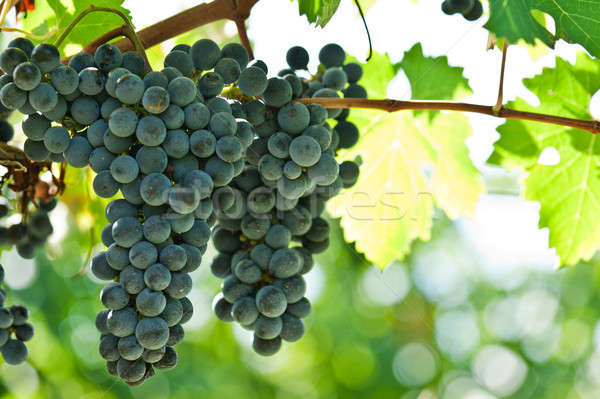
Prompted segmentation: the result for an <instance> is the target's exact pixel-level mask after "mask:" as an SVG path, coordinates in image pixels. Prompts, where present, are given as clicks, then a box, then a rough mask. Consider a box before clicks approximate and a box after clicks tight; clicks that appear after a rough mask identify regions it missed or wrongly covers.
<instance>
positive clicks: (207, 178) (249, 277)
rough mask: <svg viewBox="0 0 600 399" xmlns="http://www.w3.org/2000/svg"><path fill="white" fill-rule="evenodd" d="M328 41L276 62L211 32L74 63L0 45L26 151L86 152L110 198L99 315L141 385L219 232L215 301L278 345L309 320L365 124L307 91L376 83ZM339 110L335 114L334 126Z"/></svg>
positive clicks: (117, 357)
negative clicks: (349, 157)
mask: <svg viewBox="0 0 600 399" xmlns="http://www.w3.org/2000/svg"><path fill="white" fill-rule="evenodd" d="M345 58H346V54H345V52H344V50H343V49H342V48H341V47H340V46H339V45H336V44H328V45H326V46H325V47H323V49H322V50H321V52H320V53H319V61H320V64H321V65H320V67H319V72H318V73H317V74H316V75H310V74H309V73H308V71H307V65H308V60H309V55H308V53H307V52H306V50H305V49H303V48H302V47H299V46H297V47H293V48H291V49H290V50H289V51H288V53H287V57H286V59H287V62H288V64H289V67H290V68H289V69H285V70H283V71H280V72H279V73H278V76H275V77H271V78H268V77H267V76H268V68H267V65H266V64H265V63H264V62H262V61H260V60H256V61H252V62H250V60H249V57H248V53H247V51H246V50H245V48H244V47H243V46H241V45H239V44H237V43H230V44H227V45H225V46H223V47H222V48H220V47H219V46H218V45H217V44H216V43H214V42H213V41H211V40H208V39H202V40H199V41H197V42H196V43H194V44H193V45H192V46H188V45H183V44H181V45H178V46H175V47H174V48H173V50H172V51H171V52H170V53H169V54H168V55H167V56H166V58H165V61H164V65H165V67H164V69H163V70H161V71H149V70H148V66H147V64H146V62H145V59H144V57H142V56H141V55H140V54H138V53H136V52H132V51H129V52H125V53H121V52H120V50H119V49H118V48H117V47H115V46H114V45H112V44H104V45H102V46H100V47H98V49H97V50H96V52H95V53H94V54H93V55H91V54H87V53H79V54H77V55H75V56H74V57H72V58H71V60H70V61H69V63H68V65H62V64H61V62H60V55H59V52H58V50H57V49H56V47H54V46H52V45H49V44H39V45H37V46H35V47H34V46H33V44H32V43H31V42H29V41H28V40H26V39H17V40H15V41H13V42H11V43H10V44H9V47H8V48H7V49H6V50H5V51H4V52H2V54H0V68H2V70H3V71H5V73H6V75H5V76H4V78H3V82H2V83H3V85H2V87H1V89H0V101H1V102H2V104H3V105H4V106H5V107H6V108H7V109H8V110H19V112H21V113H23V114H26V115H27V117H26V119H25V120H24V121H23V124H22V127H23V132H24V134H25V135H26V136H27V140H26V141H25V144H24V152H25V154H26V155H27V157H29V159H31V160H33V161H35V162H42V163H44V162H66V163H68V164H69V165H71V166H73V167H77V168H83V167H87V166H89V167H90V168H91V169H92V170H93V171H94V172H96V176H95V177H94V181H93V189H94V192H95V193H96V194H97V195H98V196H100V197H103V198H112V197H114V196H115V195H117V194H118V193H119V192H120V196H121V197H122V198H118V199H113V200H112V201H111V202H110V203H109V204H108V205H107V207H106V212H105V215H106V219H107V220H108V224H107V225H106V227H105V228H104V229H103V232H102V235H101V239H102V242H103V243H104V245H105V246H106V247H107V249H106V250H105V251H103V252H101V253H99V254H97V255H96V256H94V257H93V259H92V262H91V271H92V273H93V274H94V275H95V276H96V277H97V278H99V279H101V280H105V281H110V283H108V284H107V285H106V286H105V287H104V288H103V289H102V292H101V294H100V299H101V302H102V303H103V305H104V306H105V307H106V309H105V310H103V311H101V312H100V313H99V314H98V315H97V317H96V326H97V328H98V330H99V331H100V333H101V338H100V346H99V351H100V355H101V356H102V357H103V358H104V359H105V360H106V366H107V369H108V371H109V372H110V373H111V374H113V375H115V376H118V377H120V378H121V379H123V380H124V381H125V382H127V383H128V384H131V385H138V384H141V383H142V382H143V381H145V380H146V379H147V378H149V377H151V376H152V375H153V374H154V373H155V369H158V370H167V369H171V368H173V367H175V365H176V364H177V361H178V355H177V352H176V350H175V349H174V346H175V345H177V344H178V343H180V342H181V341H182V340H183V337H184V330H183V327H182V324H184V323H185V322H187V321H188V320H190V318H191V317H192V314H193V306H192V303H191V302H190V300H189V299H188V298H187V295H188V294H189V293H190V291H191V289H192V279H191V277H190V273H191V272H193V271H194V270H196V269H197V268H198V267H199V266H200V264H201V262H202V256H203V254H204V253H205V251H206V249H207V244H208V242H209V240H210V238H211V234H212V239H213V243H214V246H215V247H216V249H217V250H218V252H219V254H218V256H217V257H216V258H215V259H214V260H213V261H212V265H211V270H212V272H213V274H214V275H215V276H217V277H219V278H223V279H224V281H223V284H222V292H221V293H220V294H219V295H218V296H217V297H216V298H215V301H214V311H215V313H216V315H217V316H218V317H219V318H220V319H221V320H224V321H234V320H235V321H236V322H238V323H240V324H241V325H242V326H243V327H244V328H246V329H249V330H253V331H254V343H253V348H254V350H255V351H256V352H257V353H259V354H261V355H272V354H274V353H276V352H277V351H278V350H279V349H280V347H281V342H282V340H284V341H289V342H293V341H296V340H298V339H300V338H301V337H302V335H303V333H304V324H303V322H302V318H304V317H306V316H307V315H308V314H309V312H310V307H311V305H310V302H309V301H308V300H307V299H306V297H305V296H304V294H305V291H306V283H305V281H304V279H303V277H302V275H303V274H305V273H307V272H308V271H310V270H311V268H312V267H313V258H312V256H313V254H315V253H319V252H322V251H324V250H325V249H326V248H327V246H328V244H329V226H328V224H327V221H326V220H325V219H324V218H322V217H321V216H322V214H323V211H324V208H325V202H326V201H327V199H329V198H331V197H333V196H335V195H336V194H338V193H339V192H340V190H342V189H343V188H344V187H350V186H352V185H353V184H354V183H355V182H356V180H357V178H358V173H359V167H358V165H357V164H356V163H355V162H353V161H345V162H343V163H341V164H339V163H338V161H337V160H336V159H335V156H336V153H337V151H338V149H340V148H349V147H351V146H353V145H354V144H355V143H356V142H357V140H358V129H357V128H356V126H355V125H354V124H353V123H351V122H349V121H347V120H346V119H347V117H348V111H347V110H342V109H326V108H324V107H323V106H321V105H319V104H309V105H304V104H302V103H300V102H296V101H294V100H295V99H299V98H307V97H339V96H340V95H343V96H345V97H363V98H364V97H366V91H365V89H364V88H363V87H362V86H360V85H359V84H358V83H357V82H358V80H359V79H360V77H361V75H362V69H361V67H360V65H358V64H356V63H346V64H345ZM332 125H333V126H332Z"/></svg>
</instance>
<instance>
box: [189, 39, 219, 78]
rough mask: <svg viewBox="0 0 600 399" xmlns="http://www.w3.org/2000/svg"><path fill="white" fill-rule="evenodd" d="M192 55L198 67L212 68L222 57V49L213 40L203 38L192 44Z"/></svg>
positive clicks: (202, 68)
mask: <svg viewBox="0 0 600 399" xmlns="http://www.w3.org/2000/svg"><path fill="white" fill-rule="evenodd" d="M190 55H191V57H192V60H193V62H194V66H195V67H196V68H197V69H200V70H210V69H213V68H214V66H215V65H216V64H217V62H218V61H219V59H220V58H221V50H220V49H219V45H218V44H217V43H215V42H213V41H212V40H210V39H201V40H198V41H196V42H195V43H194V44H193V45H192V47H191V49H190Z"/></svg>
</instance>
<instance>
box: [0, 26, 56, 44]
mask: <svg viewBox="0 0 600 399" xmlns="http://www.w3.org/2000/svg"><path fill="white" fill-rule="evenodd" d="M57 31H58V30H57V29H56V28H52V29H50V31H48V33H46V34H45V35H35V34H33V33H31V32H27V31H25V30H23V29H18V28H6V27H1V28H0V32H17V33H21V34H23V35H25V36H27V37H28V38H30V39H33V40H40V41H42V40H46V39H47V38H49V37H51V36H54V35H55V34H56V32H57Z"/></svg>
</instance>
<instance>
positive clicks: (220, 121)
mask: <svg viewBox="0 0 600 399" xmlns="http://www.w3.org/2000/svg"><path fill="white" fill-rule="evenodd" d="M210 129H211V131H212V133H213V134H214V135H215V136H216V137H217V138H219V137H223V136H228V135H234V134H235V132H236V131H237V122H236V120H235V118H234V117H233V115H231V114H230V113H227V112H217V113H216V114H214V115H213V116H212V117H211V118H210Z"/></svg>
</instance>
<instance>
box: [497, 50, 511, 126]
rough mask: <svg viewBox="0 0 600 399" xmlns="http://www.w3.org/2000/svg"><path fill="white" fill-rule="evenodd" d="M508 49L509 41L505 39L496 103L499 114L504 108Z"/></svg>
mask: <svg viewBox="0 0 600 399" xmlns="http://www.w3.org/2000/svg"><path fill="white" fill-rule="evenodd" d="M507 50H508V41H507V40H504V47H503V48H502V64H501V66H500V84H499V86H498V99H497V100H496V105H494V114H495V115H496V116H497V115H498V113H499V112H500V110H501V109H502V102H503V98H502V97H503V95H504V67H505V66H506V53H507Z"/></svg>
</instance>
